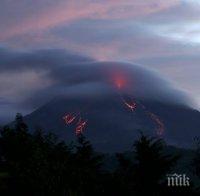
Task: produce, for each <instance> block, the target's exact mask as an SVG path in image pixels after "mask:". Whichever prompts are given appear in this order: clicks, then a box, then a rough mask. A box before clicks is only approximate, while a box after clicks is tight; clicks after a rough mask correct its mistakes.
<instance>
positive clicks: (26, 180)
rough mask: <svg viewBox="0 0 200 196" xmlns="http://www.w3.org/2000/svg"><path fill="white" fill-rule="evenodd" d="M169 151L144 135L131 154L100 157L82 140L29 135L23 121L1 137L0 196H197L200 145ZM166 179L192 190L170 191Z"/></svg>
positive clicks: (4, 130)
mask: <svg viewBox="0 0 200 196" xmlns="http://www.w3.org/2000/svg"><path fill="white" fill-rule="evenodd" d="M194 143H195V144H196V145H197V146H196V149H195V150H184V149H177V148H175V147H169V146H167V145H166V144H165V142H164V141H163V140H162V139H158V138H150V137H148V136H145V135H144V134H143V133H140V137H139V138H138V139H137V140H136V141H133V146H132V147H131V146H130V151H129V152H126V153H118V154H102V153H97V152H95V151H94V150H93V147H92V144H91V143H90V142H89V141H87V139H86V138H85V137H84V136H83V135H81V134H80V135H79V136H78V137H77V141H76V142H74V143H71V144H68V145H66V144H65V143H64V142H60V141H59V140H57V139H56V137H55V136H54V135H53V134H50V133H49V134H44V133H43V132H42V130H40V129H38V130H35V132H34V133H33V134H30V133H29V131H28V127H27V125H26V124H25V123H24V121H23V118H22V116H21V115H19V114H18V115H17V117H16V120H15V126H14V128H9V127H4V128H2V129H1V137H0V193H1V195H2V196H4V195H5V196H6V195H20V196H27V195H29V196H51V195H52V196H90V195H101V196H102V195H105V196H106V195H109V196H112V195H113V196H129V195H131V196H132V195H136V196H137V195H162V196H165V195H166V196H167V195H176V196H177V195H186V194H187V195H190V196H192V195H199V194H200V192H199V183H198V182H199V179H200V145H199V144H200V143H199V139H198V138H196V140H195V142H194ZM168 174H179V175H184V174H186V175H187V177H189V178H190V179H189V185H188V184H185V185H184V183H182V186H180V184H175V185H176V186H173V187H172V186H168V182H167V175H168Z"/></svg>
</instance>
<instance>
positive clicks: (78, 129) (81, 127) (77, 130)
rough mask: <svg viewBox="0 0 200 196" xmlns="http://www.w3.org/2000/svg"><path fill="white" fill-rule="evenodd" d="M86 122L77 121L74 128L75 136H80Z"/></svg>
mask: <svg viewBox="0 0 200 196" xmlns="http://www.w3.org/2000/svg"><path fill="white" fill-rule="evenodd" d="M86 124H87V121H86V120H82V119H81V118H80V119H79V121H78V123H77V127H76V135H77V136H79V135H80V134H82V133H83V130H84V128H85V127H86Z"/></svg>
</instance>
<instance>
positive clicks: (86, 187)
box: [72, 135, 103, 196]
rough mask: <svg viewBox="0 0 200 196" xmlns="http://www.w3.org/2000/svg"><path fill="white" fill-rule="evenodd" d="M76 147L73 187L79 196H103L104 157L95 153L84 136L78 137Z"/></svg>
mask: <svg viewBox="0 0 200 196" xmlns="http://www.w3.org/2000/svg"><path fill="white" fill-rule="evenodd" d="M77 140H78V144H77V145H76V146H75V154H74V170H73V171H72V174H73V177H72V180H74V181H72V185H73V186H72V187H73V190H74V191H76V192H77V193H78V195H80V196H82V195H84V196H86V195H93V194H94V195H102V191H103V190H102V187H101V182H100V180H101V174H102V173H101V172H102V170H101V168H102V161H103V156H102V155H100V154H97V153H95V152H94V149H93V147H92V145H91V144H90V142H89V141H87V140H86V138H85V137H84V136H83V135H80V136H79V137H78V139H77Z"/></svg>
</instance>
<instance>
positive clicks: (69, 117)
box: [63, 114, 76, 125]
mask: <svg viewBox="0 0 200 196" xmlns="http://www.w3.org/2000/svg"><path fill="white" fill-rule="evenodd" d="M75 119H76V116H74V115H72V114H67V115H65V116H64V117H63V120H64V121H65V124H66V125H69V124H71V123H73V122H74V120H75Z"/></svg>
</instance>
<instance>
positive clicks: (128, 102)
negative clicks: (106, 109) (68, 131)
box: [63, 70, 165, 136]
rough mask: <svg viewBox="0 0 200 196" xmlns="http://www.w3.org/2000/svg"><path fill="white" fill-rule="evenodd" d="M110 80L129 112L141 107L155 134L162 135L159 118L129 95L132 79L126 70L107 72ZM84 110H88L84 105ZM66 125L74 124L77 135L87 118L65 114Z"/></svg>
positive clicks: (161, 124) (162, 127)
mask: <svg viewBox="0 0 200 196" xmlns="http://www.w3.org/2000/svg"><path fill="white" fill-rule="evenodd" d="M110 79H111V81H112V86H113V88H114V89H115V92H116V94H117V95H118V97H119V101H120V102H122V104H123V106H125V107H126V108H127V109H128V110H129V111H131V112H137V109H139V108H140V109H142V111H144V113H145V114H146V115H147V116H148V118H150V119H151V121H152V123H153V124H154V125H156V128H155V130H156V134H157V135H158V136H161V135H163V133H164V130H165V126H164V124H163V122H162V121H161V119H160V118H159V117H158V116H157V115H156V114H154V113H152V112H151V111H149V110H147V108H146V106H145V105H144V104H142V103H141V102H140V101H139V100H138V99H136V98H135V96H134V95H130V94H131V93H130V92H131V90H130V89H132V88H131V86H132V85H131V84H132V82H130V81H133V79H130V77H129V75H128V73H127V72H125V73H124V72H123V71H121V70H115V71H114V72H110V73H109V80H110ZM127 92H129V93H128V94H129V95H128V96H127ZM86 108H87V109H86V111H87V110H89V109H88V107H86ZM63 120H64V121H65V124H66V125H70V124H74V125H75V134H76V136H79V135H80V134H82V133H83V131H84V130H85V129H86V125H87V120H83V118H82V116H80V114H75V115H74V114H71V113H69V114H67V115H65V116H64V117H63Z"/></svg>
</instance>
